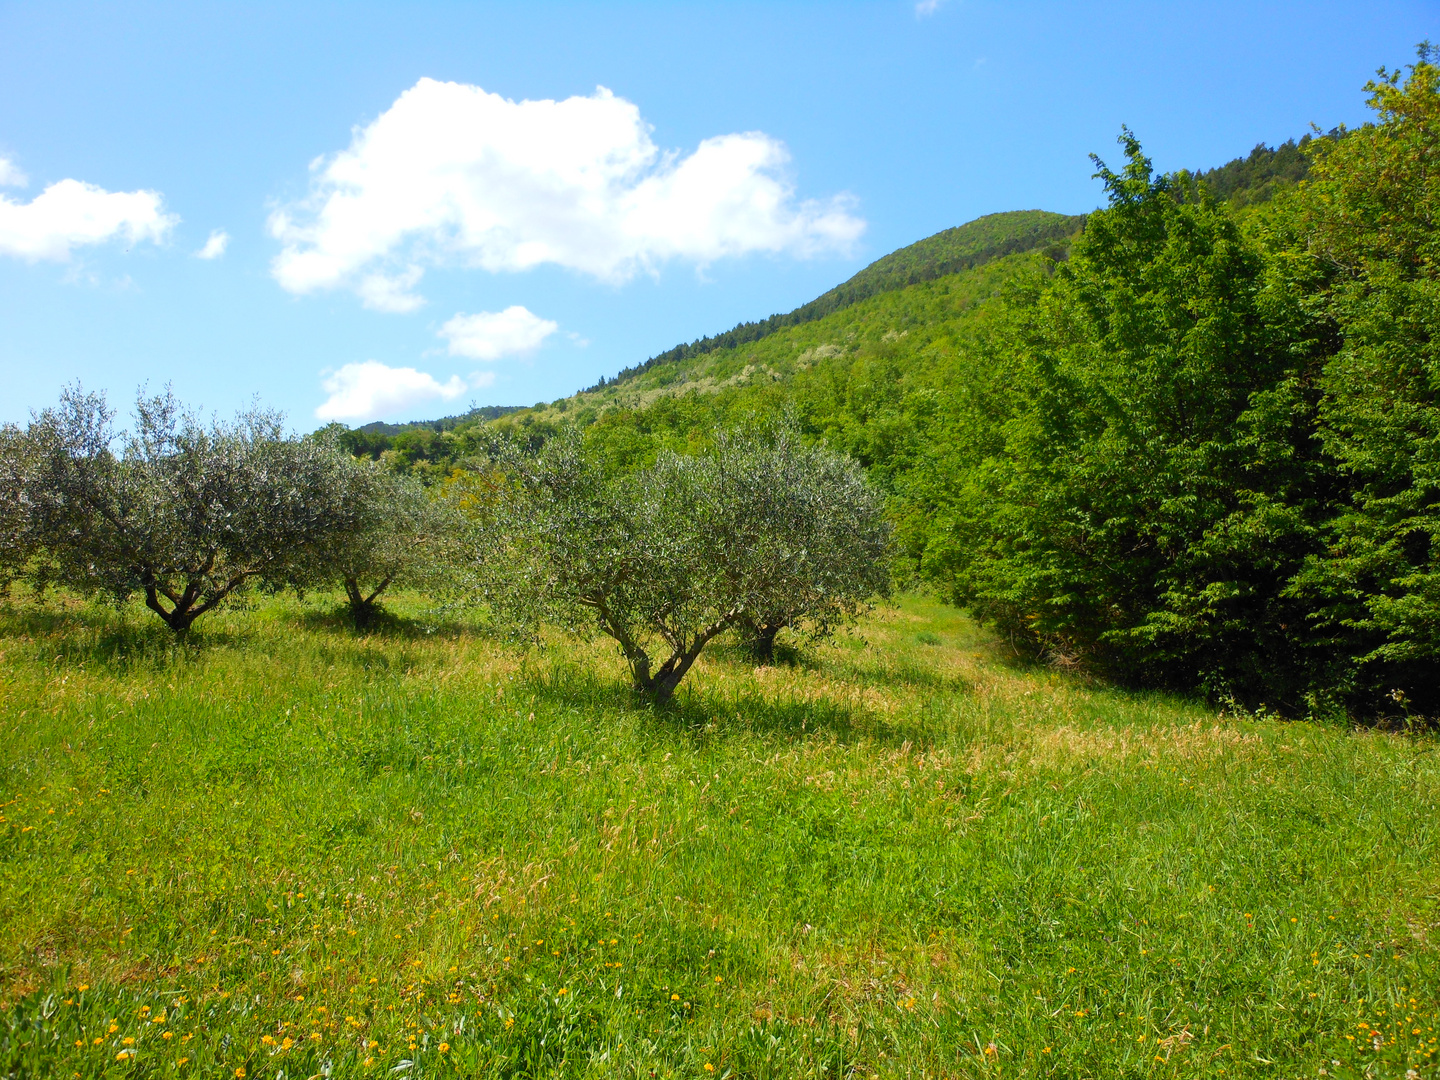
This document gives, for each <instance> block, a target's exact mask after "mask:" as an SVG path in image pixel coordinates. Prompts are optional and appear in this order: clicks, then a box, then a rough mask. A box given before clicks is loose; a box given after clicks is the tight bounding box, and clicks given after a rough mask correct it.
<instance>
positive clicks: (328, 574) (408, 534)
mask: <svg viewBox="0 0 1440 1080" xmlns="http://www.w3.org/2000/svg"><path fill="white" fill-rule="evenodd" d="M337 474H338V477H337V479H338V483H339V484H340V486H341V489H342V491H343V493H344V498H345V501H346V502H347V504H348V505H349V509H350V513H351V515H352V519H353V520H352V523H351V525H350V527H349V528H348V529H346V530H336V531H334V532H330V533H328V534H326V536H324V537H323V538H322V539H321V540H320V541H319V542H318V543H316V544H315V545H313V546H312V547H311V548H310V549H309V550H308V551H307V552H306V553H305V555H304V557H303V558H302V559H301V560H300V561H299V565H298V566H297V576H298V577H299V579H300V582H301V584H302V585H304V586H307V587H329V586H338V587H340V588H342V589H343V590H344V591H345V598H346V604H347V608H348V612H349V615H350V618H351V620H352V621H353V622H354V624H355V628H356V629H357V630H364V629H366V628H368V627H370V626H372V625H373V624H374V622H375V619H376V617H377V616H378V615H379V614H380V602H381V597H382V596H384V595H385V594H386V592H387V591H388V590H391V589H394V588H410V589H419V590H421V591H424V592H432V593H434V592H440V591H445V590H446V589H447V588H448V587H449V586H450V582H451V577H452V575H451V573H450V571H451V568H452V567H453V566H454V564H455V559H456V553H457V551H458V550H459V544H460V542H461V537H462V535H463V531H462V530H463V525H464V522H463V519H462V517H461V516H460V514H459V513H458V512H457V510H456V509H455V507H454V505H453V503H452V502H451V501H450V500H448V499H446V498H444V497H443V496H439V495H437V494H435V493H434V492H433V491H432V489H429V488H427V487H425V485H423V484H422V483H421V482H420V481H419V480H417V479H415V478H414V477H412V476H406V475H401V474H399V473H395V472H392V471H391V470H389V469H387V468H386V467H385V466H384V465H382V464H380V463H379V462H373V461H370V460H368V459H357V458H353V457H350V456H349V455H348V454H346V455H345V456H344V459H343V461H342V463H341V464H340V467H339V468H338V469H337Z"/></svg>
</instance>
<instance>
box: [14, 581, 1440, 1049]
mask: <svg viewBox="0 0 1440 1080" xmlns="http://www.w3.org/2000/svg"><path fill="white" fill-rule="evenodd" d="M397 606H398V607H399V608H400V609H401V614H402V615H403V614H406V613H407V612H406V611H405V610H404V609H405V605H404V604H403V603H399V604H397ZM408 614H409V615H411V616H413V617H414V618H415V619H416V620H418V621H404V620H401V621H399V622H396V623H394V624H392V625H391V626H389V627H388V628H387V629H385V630H384V631H382V632H378V633H375V634H372V635H369V636H366V637H356V636H354V635H353V634H352V633H351V632H349V631H347V630H346V629H345V628H344V627H343V626H342V625H341V623H340V622H339V621H338V620H336V619H334V618H332V617H331V616H329V615H328V614H326V609H325V607H324V605H316V604H314V603H312V604H310V605H304V604H299V603H297V602H295V601H289V600H269V601H264V602H262V603H261V604H259V605H258V607H257V608H256V609H255V610H253V611H249V612H237V613H221V614H217V615H213V616H207V617H206V619H205V620H204V621H203V622H202V623H201V624H199V625H198V626H197V632H196V634H195V639H194V641H192V642H191V643H190V644H189V645H186V646H176V645H174V644H173V643H172V642H170V641H169V640H168V639H167V637H166V636H165V632H164V631H163V628H161V627H159V625H158V623H156V624H155V625H151V624H152V623H153V622H154V620H153V619H152V618H151V617H150V616H148V615H147V614H146V613H144V612H143V611H140V610H129V611H125V612H122V613H119V614H116V613H114V612H111V611H109V610H107V609H104V608H99V607H87V606H83V605H79V604H71V603H66V602H63V601H62V600H58V599H57V600H53V601H51V602H49V603H48V604H47V605H44V606H40V607H36V606H32V605H29V604H26V603H22V602H20V601H18V600H16V601H12V602H11V603H10V604H9V605H8V606H3V607H0V654H3V658H4V662H3V666H0V762H3V772H0V776H3V780H0V788H3V802H4V807H3V811H0V813H3V820H0V996H3V1004H4V1011H3V1016H4V1024H3V1025H0V1061H3V1068H0V1072H3V1073H4V1074H6V1075H9V1076H34V1075H52V1076H70V1075H72V1074H73V1075H75V1076H83V1077H92V1076H109V1075H113V1076H179V1075H197V1076H207V1077H221V1076H224V1077H235V1078H243V1077H260V1076H266V1077H272V1076H281V1075H283V1076H286V1077H309V1076H315V1075H329V1076H334V1077H342V1076H344V1077H349V1076H381V1075H386V1076H388V1075H397V1076H406V1077H419V1076H451V1075H497V1076H552V1075H553V1076H627V1077H710V1076H717V1077H724V1076H732V1077H801V1076H813V1077H842V1076H854V1077H983V1076H1012V1077H1013V1076H1057V1077H1141V1076H1145V1077H1150V1076H1156V1077H1169V1076H1220V1075H1223V1076H1226V1077H1235V1076H1274V1077H1300V1076H1317V1075H1322V1070H1323V1074H1324V1075H1330V1076H1341V1077H1347V1076H1354V1077H1360V1076H1365V1077H1376V1078H1379V1077H1395V1078H1401V1077H1406V1076H1413V1075H1417V1074H1418V1075H1420V1076H1425V1077H1430V1076H1435V1075H1437V1073H1436V1071H1435V1069H1436V1066H1435V1065H1434V1064H1433V1063H1434V1062H1435V1061H1436V1047H1437V1045H1440V1044H1437V1042H1436V1039H1437V1034H1436V1030H1435V1029H1436V1028H1437V1027H1440V1023H1437V1005H1440V963H1437V960H1440V957H1437V948H1436V936H1437V933H1440V906H1437V900H1440V860H1437V842H1440V815H1437V803H1440V760H1437V755H1436V754H1435V749H1436V746H1437V740H1436V738H1435V737H1434V736H1433V735H1421V734H1403V733H1382V732H1378V731H1351V730H1344V729H1340V728H1321V727H1316V726H1309V725H1303V724H1291V723H1282V722H1278V721H1274V720H1270V719H1266V718H1263V717H1262V718H1255V717H1246V718H1242V717H1233V716H1231V717H1226V716H1218V715H1217V714H1216V713H1215V712H1214V711H1213V710H1210V709H1206V708H1204V707H1202V706H1199V705H1195V704H1191V703H1187V702H1184V701H1179V700H1175V699H1171V698H1166V697H1161V696H1144V695H1132V694H1127V693H1123V692H1120V691H1115V690H1109V689H1104V688H1099V687H1096V686H1094V685H1089V684H1086V683H1085V682H1083V681H1082V680H1079V679H1077V678H1075V677H1073V676H1066V675H1063V674H1059V673H1056V672H1053V671H1048V670H1044V669H1038V668H1027V667H1022V666H1017V665H1015V664H1014V663H1012V662H1011V661H1010V660H1008V659H1007V656H1006V653H1005V651H1004V650H1003V649H1002V648H1000V647H999V645H998V644H997V643H996V642H994V641H993V640H991V639H990V638H989V637H988V636H986V635H985V634H984V633H983V632H981V631H979V630H977V629H976V627H975V626H974V625H973V624H972V623H971V622H969V621H968V620H967V619H966V618H964V617H963V616H961V615H959V614H957V613H956V612H955V611H954V610H953V609H949V608H946V607H943V606H940V605H938V604H935V603H933V602H930V601H928V600H924V599H918V598H908V599H905V600H904V601H902V602H901V603H900V604H899V605H898V606H896V607H892V608H884V609H880V610H878V611H877V612H876V613H875V614H874V615H873V616H872V617H871V618H869V619H868V620H867V621H866V622H865V623H864V624H863V625H862V626H861V627H860V629H859V631H858V632H857V633H855V634H851V635H847V636H845V637H842V638H841V639H840V640H838V641H836V642H834V643H832V644H829V645H825V646H821V647H807V648H802V649H801V650H800V651H799V652H798V653H796V654H793V655H791V656H790V657H789V661H790V662H788V663H783V664H779V665H777V666H774V667H767V668H761V669H756V668H754V667H752V666H751V665H750V663H748V662H747V661H746V660H745V658H744V656H743V655H742V654H741V652H740V651H739V650H738V649H736V648H734V647H728V646H724V645H722V646H721V647H719V648H717V649H715V650H714V651H713V653H707V654H706V656H705V657H703V658H702V661H701V663H700V664H699V665H698V667H697V669H696V671H695V672H694V673H693V674H692V676H691V678H690V679H689V680H688V681H687V684H686V686H685V687H683V688H682V691H681V694H680V696H679V698H678V699H677V702H676V705H675V707H674V708H672V709H670V710H667V711H665V712H662V713H658V714H657V713H655V712H653V711H651V710H648V709H645V708H641V707H638V706H637V705H636V704H635V702H634V700H633V699H632V698H631V696H630V694H629V692H628V691H627V690H626V689H625V687H624V685H623V682H622V680H621V677H620V676H621V672H620V667H619V663H618V657H617V656H616V655H615V654H614V652H613V650H611V649H607V648H606V647H604V646H603V645H601V644H584V643H579V644H577V643H574V642H564V643H561V642H555V643H552V645H551V647H549V648H544V649H534V650H526V649H522V648H519V647H517V646H514V645H511V644H507V643H505V642H504V641H501V640H497V639H494V638H492V637H489V636H487V635H486V634H485V633H484V631H483V627H478V626H472V625H469V624H458V623H457V624H447V623H442V624H440V625H437V626H433V627H426V626H425V625H423V624H424V613H423V611H422V610H421V608H420V606H419V603H418V601H415V602H412V603H411V605H410V610H409V612H408ZM1407 1070H1415V1072H1414V1073H1411V1072H1407Z"/></svg>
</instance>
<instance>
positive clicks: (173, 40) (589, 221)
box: [0, 0, 1440, 430]
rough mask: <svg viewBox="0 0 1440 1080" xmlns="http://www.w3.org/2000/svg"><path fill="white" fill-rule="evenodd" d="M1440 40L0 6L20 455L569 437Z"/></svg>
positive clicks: (1237, 149)
mask: <svg viewBox="0 0 1440 1080" xmlns="http://www.w3.org/2000/svg"><path fill="white" fill-rule="evenodd" d="M1437 24H1440V6H1437V5H1436V4H1435V3H1417V2H1408V3H1405V2H1393V3H1392V2H1386V0H1369V2H1367V3H1304V4H1268V3H1258V2H1248V3H1227V2H1212V3H1209V4H1205V5H1177V4H1159V3H1154V4H1125V3H1113V2H1112V3H1103V4H1101V3H1096V4H1088V3H1064V4H1062V3H1039V2H1034V3H1027V2H1011V3H980V2H975V0H941V2H939V3H934V2H932V0H924V2H922V3H920V4H919V5H918V6H917V3H916V2H915V0H897V2H884V3H867V4H860V3H843V2H835V0H832V2H828V3H822V4H787V3H768V4H724V3H712V4H705V5H700V4H683V5H682V4H659V3H648V4H628V5H627V4H605V5H600V4H546V3H536V2H530V3H525V4H480V3H463V4H462V3H453V4H444V3H432V4H385V5H379V4H376V5H367V4H363V3H346V4H334V5H321V4H308V5H306V4H284V5H265V4H259V3H253V4H246V5H224V4H211V3H196V2H191V3H186V4H183V5H181V4H175V5H163V4H127V5H123V6H119V5H116V6H100V5H71V4H64V3H55V2H53V0H52V2H47V3H44V4H38V3H35V4H31V3H0V183H3V185H4V186H0V376H3V381H0V386H3V387H4V390H3V393H0V420H11V421H19V420H23V419H24V418H25V417H26V416H27V415H28V413H29V410H30V409H31V408H36V407H41V406H44V405H46V404H49V403H51V402H53V401H54V400H55V398H56V396H57V394H58V392H59V390H60V388H61V386H62V385H64V384H65V383H67V382H72V381H75V380H79V381H81V382H82V383H83V384H84V385H85V386H86V387H89V388H99V389H104V390H106V391H107V392H108V393H109V395H110V397H111V400H112V402H115V403H117V404H120V405H122V406H123V405H124V404H125V403H126V402H127V401H128V400H130V399H132V398H133V395H134V392H135V389H136V387H137V386H138V385H140V384H142V383H148V384H149V385H150V386H151V387H152V388H155V387H158V386H160V385H162V384H165V383H171V384H173V386H174V388H175V391H176V392H177V394H178V395H179V396H180V397H181V398H182V399H184V400H186V401H188V402H191V403H194V404H196V405H198V406H201V407H203V408H204V409H206V410H212V409H213V410H217V411H219V412H222V413H230V412H233V411H234V410H235V409H237V408H239V407H242V406H244V405H245V404H247V403H248V402H249V401H251V400H252V399H253V398H256V397H258V398H259V400H260V401H261V402H263V403H265V404H267V405H271V406H275V407H278V408H281V409H283V410H284V411H285V412H286V413H287V415H288V416H289V418H290V421H291V423H292V424H293V425H294V426H295V427H297V428H299V429H302V430H306V429H310V428H313V427H315V426H318V425H319V424H320V423H321V422H322V420H324V419H326V418H336V419H341V420H343V421H345V422H348V423H361V422H364V421H365V420H369V419H373V418H383V419H387V420H403V419H413V418H423V417H433V416H439V415H445V414H449V413H454V412H460V411H463V410H464V409H465V408H466V407H468V405H469V404H470V403H471V402H472V401H474V402H476V403H479V404H530V403H533V402H536V401H542V400H551V399H554V398H557V397H560V396H564V395H567V394H569V393H572V392H573V391H575V390H576V389H579V388H581V387H583V386H587V385H590V384H591V383H593V382H594V381H595V380H596V379H597V378H598V377H599V376H601V375H610V374H613V373H614V372H615V371H616V370H618V369H619V368H621V367H624V366H627V365H629V364H633V363H636V362H638V361H641V360H644V359H645V358H647V357H649V356H651V355H653V354H654V353H656V352H659V351H661V350H664V349H666V348H669V347H670V346H672V345H674V344H676V343H678V342H681V341H688V340H692V339H694V338H696V337H698V336H701V335H703V334H706V333H714V332H717V331H720V330H724V329H727V328H729V327H730V326H732V325H734V324H735V323H736V322H738V321H740V320H742V319H754V318H761V317H764V316H766V315H769V314H771V313H772V312H776V311H786V310H789V309H791V308H793V307H795V306H796V305H798V304H801V303H803V302H805V301H806V300H809V299H811V298H813V297H814V296H816V295H818V294H819V293H821V292H823V291H824V290H826V289H827V288H829V287H830V286H832V285H834V284H836V283H837V282H839V281H841V280H843V279H845V278H846V277H848V276H849V275H850V274H852V273H854V272H855V271H856V270H857V269H859V268H860V267H862V266H864V265H865V264H866V263H868V262H871V261H872V260H874V259H876V258H878V257H879V256H881V255H883V254H885V253H886V252H889V251H891V250H894V249H895V248H897V247H901V246H903V245H905V244H908V243H911V242H913V241H914V240H917V239H920V238H921V237H924V236H927V235H929V234H931V233H933V232H936V231H938V230H940V229H943V228H947V227H949V226H952V225H957V224H960V223H962V222H965V221H968V220H970V219H972V218H975V217H977V216H979V215H981V214H986V213H990V212H993V211H998V210H1015V209H1030V208H1042V209H1049V210H1056V211H1061V212H1066V213H1078V212H1081V211H1085V210H1088V209H1091V208H1093V207H1094V206H1095V205H1096V204H1097V203H1098V202H1099V199H1100V193H1099V190H1098V185H1097V184H1096V183H1095V182H1094V181H1093V180H1091V179H1090V173H1091V171H1092V170H1091V167H1090V165H1089V162H1088V161H1087V158H1086V155H1087V154H1088V153H1090V152H1091V151H1096V152H1098V153H1100V154H1101V155H1102V156H1104V157H1107V158H1110V159H1112V160H1113V159H1114V158H1115V156H1116V155H1117V153H1118V151H1117V149H1116V147H1115V136H1116V134H1117V133H1118V131H1119V129H1120V126H1121V124H1128V125H1129V126H1130V127H1131V128H1132V129H1134V130H1135V132H1136V133H1137V134H1138V135H1139V136H1140V138H1141V140H1142V142H1143V143H1144V145H1145V148H1146V151H1147V152H1148V153H1149V154H1150V155H1151V156H1152V157H1153V158H1154V160H1155V162H1156V164H1157V165H1158V166H1159V167H1160V168H1163V169H1174V168H1181V167H1189V168H1195V167H1209V166H1212V165H1215V164H1219V163H1221V162H1223V161H1226V160H1228V159H1230V158H1232V157H1235V156H1237V155H1240V154H1243V153H1246V152H1248V150H1249V149H1250V148H1251V147H1252V146H1254V145H1255V144H1256V143H1257V142H1261V141H1264V142H1268V143H1272V144H1273V143H1276V142H1279V141H1283V140H1284V139H1286V138H1288V137H1291V136H1298V135H1300V134H1303V133H1304V132H1305V131H1306V130H1308V127H1309V125H1310V124H1311V123H1312V122H1313V123H1316V124H1319V125H1320V126H1321V127H1324V128H1329V127H1331V126H1334V125H1335V124H1338V123H1342V122H1343V123H1347V124H1352V125H1353V124H1356V123H1360V122H1362V121H1363V120H1364V119H1365V118H1366V115H1367V110H1366V109H1365V106H1364V95H1363V93H1362V92H1361V86H1362V85H1363V84H1364V82H1365V81H1366V79H1367V78H1369V77H1370V76H1371V74H1373V72H1374V70H1375V68H1376V67H1378V66H1379V65H1381V64H1386V65H1390V66H1395V65H1398V64H1403V63H1406V62H1408V61H1409V60H1410V59H1412V58H1413V55H1414V45H1415V43H1416V42H1418V41H1420V40H1422V39H1426V38H1434V39H1440V25H1437ZM599 87H604V88H605V89H604V91H601V90H599V89H597V88H599ZM544 102H551V103H554V104H541V103H544ZM207 247H208V251H207ZM197 253H205V254H207V255H209V256H210V257H208V258H202V257H200V255H199V254H197Z"/></svg>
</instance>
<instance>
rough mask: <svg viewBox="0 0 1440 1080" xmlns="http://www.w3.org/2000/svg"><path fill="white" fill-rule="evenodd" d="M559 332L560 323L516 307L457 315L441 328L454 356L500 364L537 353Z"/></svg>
mask: <svg viewBox="0 0 1440 1080" xmlns="http://www.w3.org/2000/svg"><path fill="white" fill-rule="evenodd" d="M559 329H560V324H559V323H555V322H552V321H551V320H549V319H542V318H540V316H539V315H536V314H534V313H533V312H531V311H530V310H528V309H527V308H523V307H521V306H520V305H519V304H515V305H513V306H511V307H508V308H506V309H505V310H504V311H481V312H477V313H476V314H474V315H465V314H459V315H456V316H455V317H454V318H453V319H451V320H450V321H449V322H447V323H446V324H445V325H444V326H442V327H440V336H441V337H443V338H444V339H445V340H447V341H448V342H449V343H450V355H451V356H468V357H470V358H471V359H474V360H499V359H500V358H501V357H502V356H523V355H524V354H525V353H532V352H534V351H535V350H536V349H538V348H539V347H540V346H541V345H542V344H543V343H544V341H545V339H546V338H548V337H549V336H550V335H551V334H553V333H555V331H556V330H559Z"/></svg>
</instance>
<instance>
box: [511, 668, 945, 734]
mask: <svg viewBox="0 0 1440 1080" xmlns="http://www.w3.org/2000/svg"><path fill="white" fill-rule="evenodd" d="M520 684H521V687H523V690H524V692H525V693H528V694H532V695H534V697H535V698H536V699H537V700H543V701H546V702H549V703H553V704H556V705H560V706H563V707H567V708H572V709H574V708H580V709H588V710H592V711H595V712H609V713H629V714H631V715H634V716H639V717H642V718H643V720H644V721H645V722H646V724H648V725H652V726H653V730H654V731H655V732H657V733H662V732H663V733H665V734H667V735H669V736H672V737H679V738H681V739H683V740H684V741H686V742H688V743H690V744H692V745H695V746H701V745H704V744H705V743H706V742H708V741H711V740H714V739H723V738H725V737H727V736H731V735H737V734H741V733H752V734H762V735H779V736H783V737H786V738H830V739H833V740H835V741H836V742H841V743H851V742H856V741H859V740H861V739H871V740H874V741H876V742H880V743H883V744H885V745H899V744H901V743H903V742H906V741H909V742H911V743H916V744H919V743H922V742H926V741H928V735H927V729H926V726H925V725H924V724H922V723H918V722H912V721H909V720H900V721H896V720H893V719H891V718H889V717H886V716H884V715H883V714H881V713H879V712H878V711H877V710H875V709H872V708H869V707H867V706H866V705H864V704H863V703H861V702H858V701H840V700H835V699H833V698H827V697H821V698H818V699H816V698H801V697H797V696H796V695H794V694H790V693H784V694H779V695H776V696H773V697H772V696H767V695H765V694H764V693H762V692H760V691H759V690H754V689H745V690H733V691H730V692H726V691H725V690H723V689H719V688H711V687H706V686H703V685H686V684H682V685H681V687H680V690H679V692H678V693H677V694H676V695H675V697H673V698H672V699H671V700H670V701H668V702H666V703H665V704H663V705H657V704H655V703H654V702H652V701H648V700H646V699H645V698H644V697H643V696H642V695H640V694H639V693H637V692H636V691H635V690H633V689H632V688H631V687H630V686H629V685H628V684H627V683H626V682H625V681H624V680H623V679H621V678H615V677H613V676H603V675H598V674H595V673H593V672H591V671H589V670H588V669H585V668H581V667H579V666H576V665H570V664H564V665H551V666H547V667H546V668H544V669H541V670H533V669H531V670H527V671H525V672H524V673H523V674H522V676H521V680H520ZM517 689H518V688H517Z"/></svg>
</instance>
